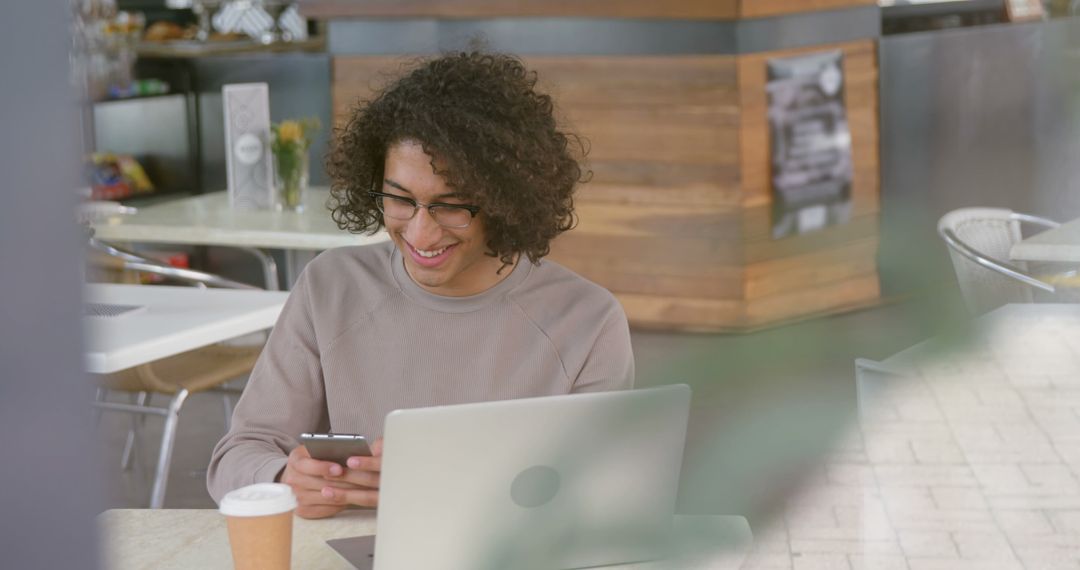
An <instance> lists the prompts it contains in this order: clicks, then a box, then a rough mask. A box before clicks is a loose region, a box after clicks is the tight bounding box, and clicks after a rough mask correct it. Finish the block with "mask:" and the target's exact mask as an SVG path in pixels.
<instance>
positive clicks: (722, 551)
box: [98, 509, 752, 570]
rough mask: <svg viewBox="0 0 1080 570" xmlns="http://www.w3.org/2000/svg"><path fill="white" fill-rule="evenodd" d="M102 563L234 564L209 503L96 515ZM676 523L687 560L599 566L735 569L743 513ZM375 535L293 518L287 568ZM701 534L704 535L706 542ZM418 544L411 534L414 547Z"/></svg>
mask: <svg viewBox="0 0 1080 570" xmlns="http://www.w3.org/2000/svg"><path fill="white" fill-rule="evenodd" d="M98 527H99V529H100V530H101V533H102V540H103V545H104V548H103V550H104V556H105V568H107V569H116V570H136V569H139V570H142V569H147V570H149V569H154V570H164V569H170V568H177V569H181V568H182V569H192V568H198V569H200V570H207V569H214V568H222V569H227V568H232V553H231V552H230V550H229V537H228V532H227V530H226V528H225V519H224V517H223V516H221V515H220V514H218V512H217V511H216V510H214V509H158V510H151V509H114V510H110V511H106V512H104V513H102V514H101V515H100V516H98ZM675 528H676V530H677V531H684V532H680V536H682V537H685V540H686V541H687V543H688V544H691V543H692V544H693V546H694V547H695V553H694V555H693V558H694V559H693V560H692V561H688V562H679V563H675V564H674V565H673V564H672V563H671V561H667V562H664V563H647V564H631V565H619V566H605V567H604V568H608V569H617V568H626V569H631V568H633V569H636V570H661V569H663V570H671V569H678V568H685V569H687V570H689V569H702V570H704V569H706V568H707V569H709V570H713V569H717V570H724V569H729V568H730V569H732V570H735V569H737V568H739V567H740V565H741V564H742V560H743V558H744V557H745V554H746V551H747V550H748V548H749V545H750V542H751V541H752V535H751V533H750V526H749V524H747V522H746V519H745V518H743V517H733V516H732V517H725V516H720V517H712V516H686V517H683V516H676V517H675ZM374 533H375V512H374V511H370V510H350V511H345V512H343V513H341V514H339V515H337V516H335V517H332V518H329V519H320V520H307V519H302V518H299V517H295V518H294V525H293V556H292V567H293V568H303V569H304V570H308V569H311V570H317V569H322V568H345V569H347V568H352V566H351V565H350V564H348V563H347V562H345V560H344V559H342V558H341V557H339V556H338V554H337V552H335V551H334V550H333V549H332V548H331V547H330V546H329V545H327V544H326V540H327V539H332V538H347V537H352V536H368V535H371V534H374ZM703 539H708V544H706V545H704V547H706V548H707V551H703V550H702V548H703V542H702V540H703ZM423 542H424V539H423V537H417V546H421V545H422V544H423Z"/></svg>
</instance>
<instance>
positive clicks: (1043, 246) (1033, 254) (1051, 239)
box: [1009, 219, 1080, 263]
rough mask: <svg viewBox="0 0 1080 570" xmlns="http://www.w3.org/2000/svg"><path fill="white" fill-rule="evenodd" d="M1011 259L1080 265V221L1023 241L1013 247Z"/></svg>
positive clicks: (1062, 225) (1010, 252)
mask: <svg viewBox="0 0 1080 570" xmlns="http://www.w3.org/2000/svg"><path fill="white" fill-rule="evenodd" d="M1009 257H1011V258H1012V259H1014V260H1017V261H1057V262H1066V263H1070V262H1071V263H1080V219H1076V220H1073V221H1071V222H1066V223H1064V224H1061V225H1060V226H1058V227H1056V228H1053V229H1049V230H1046V231H1044V232H1040V233H1038V234H1035V235H1033V236H1031V237H1029V238H1027V239H1025V240H1021V241H1020V242H1018V243H1016V244H1015V245H1013V246H1012V249H1011V250H1010V251H1009Z"/></svg>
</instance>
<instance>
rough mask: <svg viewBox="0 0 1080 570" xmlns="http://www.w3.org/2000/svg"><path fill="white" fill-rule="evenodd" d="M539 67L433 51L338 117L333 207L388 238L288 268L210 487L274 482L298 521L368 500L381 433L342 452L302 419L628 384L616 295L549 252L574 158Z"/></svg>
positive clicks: (565, 207)
mask: <svg viewBox="0 0 1080 570" xmlns="http://www.w3.org/2000/svg"><path fill="white" fill-rule="evenodd" d="M535 83H536V78H535V74H532V73H529V72H527V71H526V69H525V68H524V66H523V65H522V64H521V62H520V61H518V60H517V59H515V58H512V57H508V56H503V55H491V54H480V53H461V54H454V55H448V56H444V57H441V58H438V59H434V60H431V61H428V62H426V63H424V64H422V65H420V66H419V67H417V68H416V69H414V70H413V71H411V72H410V73H408V74H407V75H405V76H404V77H402V78H400V79H398V80H397V81H396V82H394V83H392V84H391V85H390V86H389V87H387V88H386V89H385V90H383V91H382V92H381V93H379V94H377V95H376V96H375V97H374V99H372V100H371V101H369V102H365V103H363V104H361V105H360V106H359V107H358V108H357V109H356V110H355V111H354V113H353V115H352V117H351V119H350V120H349V122H348V124H347V125H345V127H344V128H343V129H341V130H340V131H339V132H337V133H336V140H335V144H334V147H333V150H332V151H331V154H330V157H329V159H328V161H327V166H328V171H329V174H330V177H331V179H332V193H333V199H332V201H333V202H334V204H333V217H334V219H335V221H337V223H338V225H340V226H341V227H342V228H343V229H348V230H349V231H353V232H361V231H376V230H378V229H379V228H381V227H385V228H386V230H387V232H388V233H389V234H390V237H391V242H390V243H387V244H385V245H378V246H368V247H354V248H339V249H334V250H330V251H327V252H325V253H323V254H322V255H320V256H319V257H317V258H316V259H315V260H313V261H312V262H311V263H310V264H309V265H308V267H307V268H306V269H305V271H304V273H303V274H302V275H301V276H300V279H299V280H298V281H297V283H296V286H295V288H294V289H293V291H292V294H291V295H290V296H289V301H288V302H287V303H286V305H285V309H284V310H283V311H282V314H281V317H280V318H279V319H278V322H277V325H276V326H275V327H274V330H273V332H272V333H271V335H270V338H269V340H268V342H267V345H266V348H265V350H264V351H263V353H262V356H261V357H260V358H259V361H258V363H257V364H256V366H255V369H254V371H253V372H252V374H251V378H250V381H249V382H248V386H247V388H246V389H245V391H244V395H243V396H242V397H241V398H240V401H239V403H238V404H237V407H236V411H235V414H234V416H233V422H232V429H231V430H230V431H229V433H228V434H227V435H226V436H225V437H224V439H222V440H221V442H220V443H219V444H218V445H217V447H216V448H215V449H214V454H213V458H212V460H211V463H210V471H209V474H208V477H207V479H208V488H209V490H210V494H211V495H212V496H213V497H214V499H215V500H219V501H220V499H221V497H222V496H223V495H224V494H225V493H226V492H228V491H230V490H232V489H235V488H238V487H241V486H243V485H247V484H251V483H256V482H265V481H274V480H278V481H281V482H284V483H287V484H289V485H291V486H292V487H293V490H294V491H295V492H296V495H297V498H298V500H299V503H300V507H299V509H298V511H297V512H298V514H299V515H300V516H303V517H308V518H317V517H326V516H331V515H333V514H336V513H337V512H339V511H341V510H342V509H343V508H345V507H346V506H348V505H359V506H375V505H377V503H378V488H379V470H380V463H381V452H382V441H381V440H378V441H376V443H375V445H374V455H375V456H374V457H370V458H365V457H353V458H350V459H349V461H348V466H347V467H346V468H342V467H341V466H340V465H338V464H335V463H330V462H324V461H317V460H315V459H312V458H311V457H310V456H309V454H308V453H307V450H306V449H305V448H304V447H303V446H301V445H299V441H298V437H299V435H300V433H302V432H326V431H333V432H338V433H358V434H363V435H365V436H367V437H368V438H369V439H372V438H379V437H380V436H381V435H382V426H383V420H384V418H385V416H386V414H387V413H389V412H390V411H393V410H395V409H399V408H414V407H422V406H433V405H444V404H458V403H465V402H478V401H488V400H504V399H511V398H527V397H535V396H547V395H555V394H567V393H571V392H589V391H606V390H618V389H625V388H630V387H631V386H632V384H633V379H634V360H633V354H632V352H631V348H630V334H629V329H628V327H627V323H626V316H625V315H624V313H623V311H622V309H621V307H620V306H619V304H618V302H616V300H615V298H614V297H613V296H612V295H611V294H610V293H609V292H608V291H606V290H604V289H602V288H601V287H599V286H597V285H594V284H592V283H590V282H588V281H586V280H585V279H583V278H581V277H579V276H577V275H575V274H574V273H572V272H570V271H569V270H567V269H565V268H563V267H561V266H559V265H557V264H555V263H552V262H550V261H541V258H542V257H544V256H545V255H546V254H547V253H548V252H549V242H550V241H551V239H552V238H554V237H555V236H556V235H558V234H559V233H560V232H563V231H565V230H567V229H569V228H571V227H572V226H573V199H572V196H573V190H574V186H575V185H576V183H577V182H578V181H579V179H580V178H581V177H582V172H581V169H580V167H579V166H578V163H577V161H576V160H575V158H574V157H573V156H572V155H571V153H570V151H569V149H570V148H571V143H572V142H575V143H576V142H577V139H576V138H574V137H572V136H568V135H567V134H565V133H563V132H560V131H559V130H558V129H557V128H556V125H555V120H554V118H553V114H552V102H551V99H550V98H549V97H548V96H547V95H544V94H540V93H537V92H536V91H535V89H534V86H535ZM579 148H580V147H579ZM468 460H469V458H467V457H462V461H468ZM433 467H434V466H433ZM438 468H440V469H447V468H450V469H452V468H453V466H447V465H442V466H438Z"/></svg>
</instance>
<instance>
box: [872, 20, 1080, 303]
mask: <svg viewBox="0 0 1080 570" xmlns="http://www.w3.org/2000/svg"><path fill="white" fill-rule="evenodd" d="M879 55H880V69H881V71H880V78H881V165H882V172H881V175H882V217H883V245H882V267H883V269H882V271H883V281H884V285H885V288H886V290H887V291H891V292H902V290H903V289H904V288H905V287H906V286H907V285H908V282H907V281H906V276H905V275H904V273H905V272H906V271H907V270H908V268H907V267H896V266H895V264H893V263H892V260H894V259H897V258H903V256H904V255H911V253H910V252H909V250H910V249H911V248H912V247H913V244H914V242H913V241H912V239H913V237H915V236H919V237H923V236H933V238H935V239H934V240H932V241H931V242H930V243H929V244H928V246H929V249H926V250H922V251H920V252H919V253H918V255H922V256H928V257H936V258H937V259H938V260H939V261H940V260H943V259H944V256H945V250H944V247H943V246H941V244H939V243H937V242H936V235H935V234H934V231H935V227H936V222H937V219H938V218H939V217H940V216H941V215H942V214H944V213H945V212H947V211H949V210H952V209H954V208H960V207H965V206H993V207H1004V208H1011V209H1014V210H1020V211H1025V212H1029V213H1034V214H1039V215H1042V216H1046V217H1050V218H1054V219H1058V220H1068V219H1072V218H1076V217H1080V74H1078V73H1077V69H1080V19H1060V20H1053V21H1049V22H1039V23H1032V24H1012V25H1001V26H986V27H978V28H965V29H957V30H948V31H938V32H927V33H918V34H907V35H898V36H886V37H884V38H882V39H881V40H880V54H879ZM946 265H947V264H946Z"/></svg>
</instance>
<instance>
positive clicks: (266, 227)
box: [92, 187, 390, 286]
mask: <svg viewBox="0 0 1080 570" xmlns="http://www.w3.org/2000/svg"><path fill="white" fill-rule="evenodd" d="M329 198H330V190H329V188H325V187H313V188H310V189H309V190H308V192H307V193H306V194H305V195H304V210H303V211H302V212H300V213H297V212H292V211H276V210H235V209H233V208H232V207H230V206H229V196H228V193H227V192H211V193H208V194H202V195H199V196H191V197H188V198H180V199H177V200H172V201H169V202H164V203H161V204H156V205H154V206H148V207H145V208H139V210H138V212H136V213H135V214H130V215H119V216H112V217H108V218H106V219H103V220H97V221H95V222H94V223H93V224H92V226H93V228H94V237H95V238H98V239H101V240H104V241H108V242H136V243H172V244H185V245H216V246H231V247H254V248H263V249H266V248H269V249H283V250H285V253H286V280H287V282H288V284H289V285H290V286H291V284H292V283H293V281H295V276H296V274H297V272H298V271H299V267H298V266H299V265H300V262H299V260H298V256H297V250H308V251H317V250H324V249H331V248H334V247H342V246H349V245H367V244H372V243H379V242H383V241H386V240H388V239H390V238H389V236H388V235H387V234H386V232H385V231H381V232H379V233H377V234H375V235H370V236H369V235H365V234H352V233H349V232H346V231H343V230H341V229H338V227H337V225H336V224H335V223H334V220H333V219H332V218H331V217H330V211H329V210H328V209H327V207H326V203H327V200H328V199H329Z"/></svg>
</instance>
